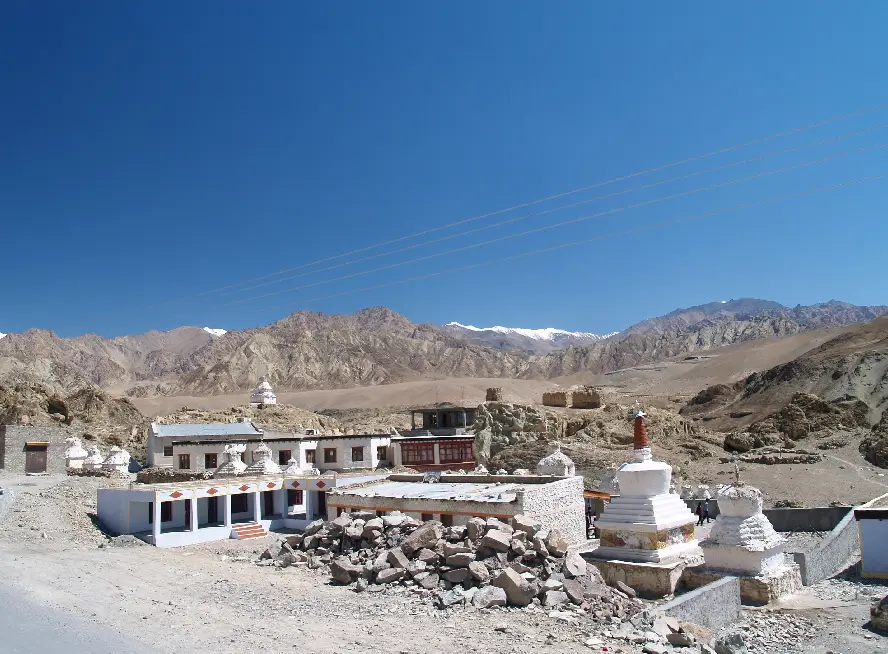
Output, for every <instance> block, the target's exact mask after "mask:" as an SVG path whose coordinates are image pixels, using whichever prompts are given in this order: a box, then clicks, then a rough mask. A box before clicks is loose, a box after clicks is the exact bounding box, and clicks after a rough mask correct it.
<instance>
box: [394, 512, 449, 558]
mask: <svg viewBox="0 0 888 654" xmlns="http://www.w3.org/2000/svg"><path fill="white" fill-rule="evenodd" d="M443 533H444V527H443V525H441V523H440V522H433V521H430V522H426V523H425V524H424V525H423V526H422V527H420V528H419V529H417V530H416V531H414V532H413V533H412V534H410V535H409V536H408V537H407V539H406V540H405V541H404V542H403V543H402V544H401V549H402V550H403V551H404V554H406V555H407V556H413V553H414V552H418V551H419V550H421V549H423V548H424V547H428V548H431V547H434V546H435V544H436V543H437V542H438V539H439V538H441V536H442V534H443Z"/></svg>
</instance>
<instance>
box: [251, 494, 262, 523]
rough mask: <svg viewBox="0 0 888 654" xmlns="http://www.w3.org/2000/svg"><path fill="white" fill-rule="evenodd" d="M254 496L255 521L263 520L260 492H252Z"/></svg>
mask: <svg viewBox="0 0 888 654" xmlns="http://www.w3.org/2000/svg"><path fill="white" fill-rule="evenodd" d="M251 495H252V496H253V521H254V522H259V521H260V520H262V498H261V497H260V494H259V493H251Z"/></svg>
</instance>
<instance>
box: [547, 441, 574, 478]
mask: <svg viewBox="0 0 888 654" xmlns="http://www.w3.org/2000/svg"><path fill="white" fill-rule="evenodd" d="M576 472H577V467H576V466H575V465H574V462H573V461H571V460H570V457H569V456H567V455H566V454H565V453H564V452H562V451H561V444H560V443H556V444H555V451H554V452H552V454H550V455H549V456H547V457H544V458H542V459H540V462H539V463H537V474H538V475H553V476H555V477H573V476H575V475H576Z"/></svg>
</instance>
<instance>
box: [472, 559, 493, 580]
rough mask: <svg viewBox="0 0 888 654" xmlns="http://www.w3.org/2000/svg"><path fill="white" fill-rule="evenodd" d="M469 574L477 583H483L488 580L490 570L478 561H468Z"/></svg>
mask: <svg viewBox="0 0 888 654" xmlns="http://www.w3.org/2000/svg"><path fill="white" fill-rule="evenodd" d="M469 574H470V575H472V579H474V580H475V581H477V582H478V583H479V584H485V583H487V582H488V581H489V580H490V571H489V570H488V569H487V566H486V565H484V564H483V563H481V562H480V561H472V562H471V563H469Z"/></svg>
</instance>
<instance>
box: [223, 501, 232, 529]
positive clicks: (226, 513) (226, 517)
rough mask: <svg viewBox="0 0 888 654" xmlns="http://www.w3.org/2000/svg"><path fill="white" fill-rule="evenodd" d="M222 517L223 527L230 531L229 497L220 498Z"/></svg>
mask: <svg viewBox="0 0 888 654" xmlns="http://www.w3.org/2000/svg"><path fill="white" fill-rule="evenodd" d="M222 515H223V516H224V518H223V519H224V520H225V526H226V527H228V528H229V529H231V495H223V496H222Z"/></svg>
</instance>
